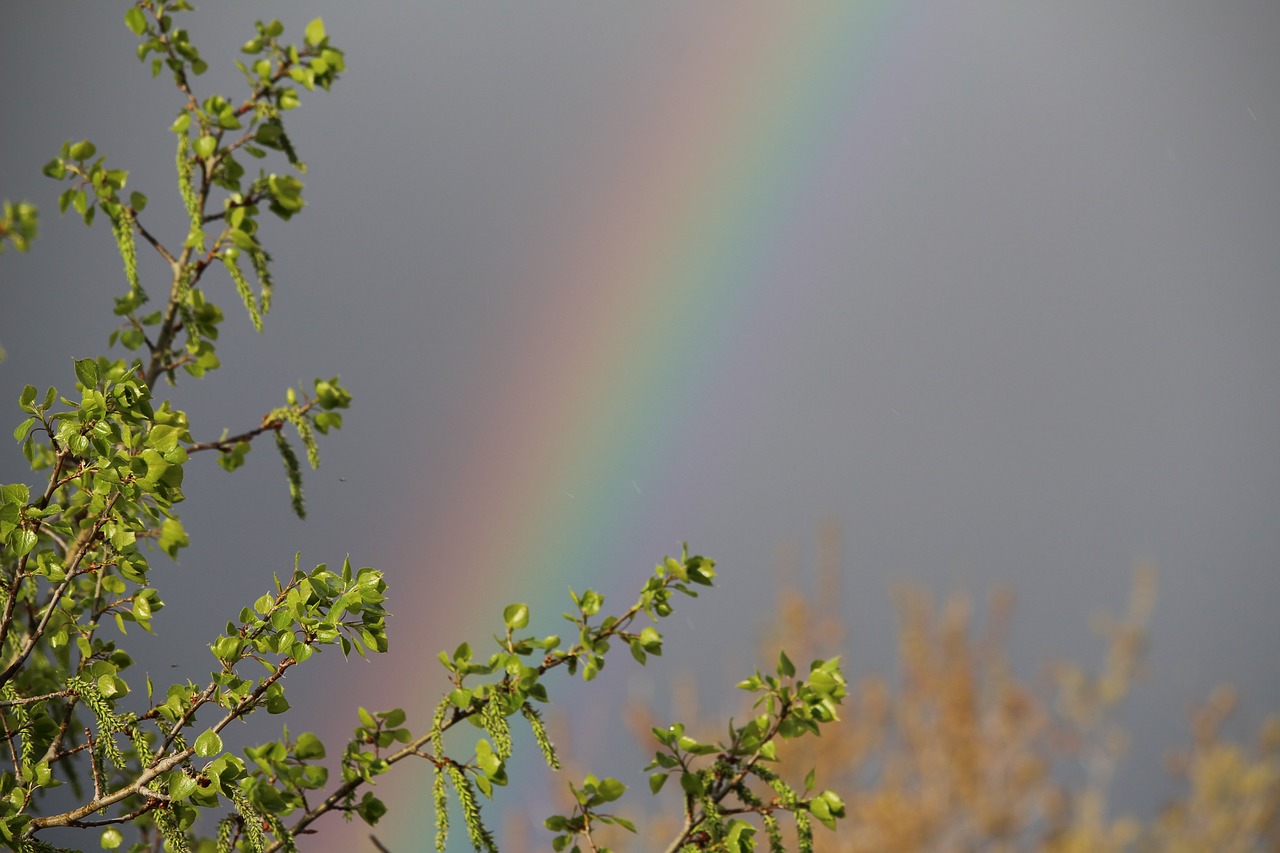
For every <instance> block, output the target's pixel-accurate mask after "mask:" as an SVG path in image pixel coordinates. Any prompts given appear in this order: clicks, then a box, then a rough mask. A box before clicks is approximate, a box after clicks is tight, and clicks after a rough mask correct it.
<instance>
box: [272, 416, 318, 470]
mask: <svg viewBox="0 0 1280 853" xmlns="http://www.w3.org/2000/svg"><path fill="white" fill-rule="evenodd" d="M281 414H282V415H283V416H284V419H285V420H287V421H288V422H289V423H291V424H293V428H294V429H296V430H297V431H298V438H300V439H302V446H303V447H305V448H306V450H307V462H308V464H310V465H311V470H312V471H314V470H315V469H317V468H319V467H320V445H319V444H317V443H316V436H315V433H314V432H313V431H312V430H311V422H310V421H308V420H307V419H306V416H304V415H303V414H302V413H301V412H299V411H298V410H297V409H295V408H294V407H293V406H290V407H289V408H287V409H284V410H283V411H281Z"/></svg>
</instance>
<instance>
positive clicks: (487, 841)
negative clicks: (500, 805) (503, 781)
mask: <svg viewBox="0 0 1280 853" xmlns="http://www.w3.org/2000/svg"><path fill="white" fill-rule="evenodd" d="M448 773H449V781H450V782H452V783H453V790H454V791H456V792H457V794H458V802H459V803H460V804H461V805H462V820H463V822H464V823H465V824H466V825H467V835H469V836H470V837H471V846H472V847H474V848H475V849H477V850H485V851H487V853H498V845H497V843H496V842H494V840H493V836H492V835H491V834H490V832H489V829H488V827H486V826H485V825H484V822H483V821H482V820H481V818H480V804H479V803H478V802H477V801H476V790H475V788H473V787H472V786H471V780H470V779H468V778H467V774H466V773H463V772H462V769H461V768H460V767H458V765H456V764H453V763H452V762H451V763H450V764H449V769H448Z"/></svg>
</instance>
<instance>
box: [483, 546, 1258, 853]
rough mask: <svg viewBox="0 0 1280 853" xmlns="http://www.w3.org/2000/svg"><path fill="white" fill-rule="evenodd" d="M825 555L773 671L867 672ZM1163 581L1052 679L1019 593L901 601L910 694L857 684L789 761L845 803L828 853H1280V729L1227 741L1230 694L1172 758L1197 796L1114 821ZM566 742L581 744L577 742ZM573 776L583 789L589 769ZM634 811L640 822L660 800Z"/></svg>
mask: <svg viewBox="0 0 1280 853" xmlns="http://www.w3.org/2000/svg"><path fill="white" fill-rule="evenodd" d="M819 546H820V547H819V559H818V563H819V566H818V584H817V592H816V594H815V595H814V596H813V597H812V598H810V597H809V596H806V595H804V594H803V593H802V592H800V591H799V589H798V588H797V586H796V585H795V584H794V582H786V580H785V579H787V578H791V579H794V577H795V575H796V566H795V564H796V562H797V561H796V560H795V559H794V557H791V558H784V560H783V561H782V562H783V564H784V565H783V566H782V568H781V575H782V577H783V578H784V585H783V588H782V589H781V590H780V593H779V599H778V607H777V611H776V618H775V620H774V621H773V623H772V624H771V625H770V626H769V629H768V631H767V632H766V636H765V637H764V640H763V652H762V653H763V655H764V657H763V658H762V659H768V660H772V659H773V658H774V657H776V655H777V650H778V649H780V648H782V649H786V651H787V654H788V655H789V656H790V657H791V659H792V660H796V661H804V660H809V659H812V658H821V657H830V656H832V655H834V654H841V653H843V654H844V655H845V658H846V660H848V659H849V657H850V652H851V651H852V650H851V649H849V648H847V638H846V636H845V630H844V624H843V622H842V621H841V619H840V617H839V613H838V611H837V607H838V602H839V601H840V600H841V590H840V585H841V576H842V572H841V567H840V566H841V557H840V551H841V546H840V531H839V529H838V528H836V527H835V526H833V525H828V526H825V527H824V528H823V529H822V531H821V534H820V537H819ZM1155 584H1156V575H1155V571H1154V569H1153V568H1152V567H1150V566H1139V567H1138V568H1137V569H1136V570H1135V572H1134V579H1133V585H1132V591H1131V595H1130V600H1129V604H1128V608H1127V611H1126V612H1125V614H1124V615H1123V616H1122V617H1120V618H1101V619H1098V620H1096V624H1095V626H1094V627H1095V629H1096V630H1097V631H1098V632H1099V633H1100V634H1101V635H1102V636H1103V637H1104V638H1105V640H1106V654H1105V657H1104V660H1103V663H1102V666H1101V668H1100V670H1098V671H1096V672H1091V671H1090V670H1088V669H1086V668H1085V667H1083V666H1081V665H1078V664H1075V663H1071V662H1062V663H1057V664H1054V665H1052V666H1050V667H1049V668H1048V671H1047V676H1046V677H1045V678H1044V679H1043V681H1042V682H1041V683H1038V684H1036V683H1029V682H1027V681H1025V680H1023V679H1020V678H1018V677H1017V676H1015V675H1014V674H1013V673H1012V671H1011V668H1010V666H1009V662H1008V655H1007V652H1006V650H1007V648H1008V642H1009V637H1008V628H1009V623H1010V617H1011V614H1012V610H1013V602H1014V599H1013V594H1012V592H1011V591H1010V590H1009V589H1007V588H999V589H996V590H994V591H993V592H992V593H991V594H990V595H989V597H988V599H987V606H986V611H985V619H984V620H983V622H984V624H983V625H982V627H981V628H979V627H978V626H976V625H975V621H976V620H975V618H974V612H973V611H974V608H973V606H972V603H971V600H970V598H969V597H968V596H967V595H964V594H962V593H955V594H952V595H951V596H949V597H948V598H947V599H946V600H945V601H943V602H941V603H938V602H936V601H934V599H933V597H932V596H931V595H930V593H929V592H928V591H927V590H925V589H923V588H921V587H917V586H905V585H904V586H901V587H899V588H898V589H896V590H895V591H894V595H893V599H894V603H895V605H896V609H897V612H898V620H899V627H898V674H897V679H896V682H895V681H891V680H890V679H888V678H886V677H884V676H880V675H872V676H869V677H867V678H864V679H862V680H861V681H860V682H858V683H856V684H855V685H853V686H852V687H851V688H850V691H849V696H848V698H846V700H845V704H844V706H843V709H842V717H843V719H842V721H841V722H840V723H839V724H838V725H836V726H834V727H832V728H831V729H830V730H829V731H828V732H826V733H824V735H823V737H821V738H802V739H798V740H795V741H788V742H787V743H786V744H785V746H784V749H783V750H782V751H781V755H780V758H781V760H782V761H783V762H784V763H785V764H787V765H788V766H790V767H791V768H792V769H793V770H794V771H797V772H799V771H802V770H807V769H808V768H810V767H812V768H814V769H815V771H816V779H817V783H816V786H817V788H819V789H821V788H832V789H834V790H836V791H838V792H839V793H840V794H841V795H842V796H843V797H844V801H845V804H846V807H847V810H848V815H849V818H848V820H846V821H843V822H842V824H841V827H840V830H839V833H838V834H834V833H830V832H824V831H822V830H819V831H818V834H817V837H816V842H817V846H816V849H817V851H821V853H899V851H901V853H926V851H927V852H928V853H950V851H970V850H983V851H993V853H1001V851H1024V850H1026V851H1033V850H1034V851H1045V853H1129V851H1134V853H1145V851H1170V853H1207V851H1214V852H1215V853H1217V851H1233V853H1234V852H1235V851H1239V853H1246V851H1247V853H1254V851H1258V853H1261V851H1280V718H1277V717H1273V718H1271V719H1269V720H1268V721H1267V722H1266V723H1265V724H1264V726H1263V729H1262V732H1261V733H1260V736H1259V739H1258V742H1257V744H1256V745H1255V746H1254V747H1253V748H1248V747H1246V746H1243V745H1240V744H1235V743H1231V742H1228V741H1226V740H1224V739H1223V736H1222V725H1223V722H1224V721H1225V719H1226V718H1227V717H1228V715H1229V714H1230V713H1231V711H1232V709H1233V707H1234V705H1235V702H1236V695H1235V692H1234V691H1233V690H1231V689H1229V688H1221V689H1219V690H1218V691H1216V692H1215V693H1214V695H1213V696H1211V697H1210V698H1209V700H1208V701H1207V702H1206V703H1205V705H1204V706H1203V707H1202V708H1201V709H1199V710H1198V711H1197V712H1196V713H1195V715H1194V719H1193V720H1192V732H1193V739H1192V743H1191V746H1190V747H1189V748H1188V749H1187V750H1186V751H1185V752H1184V753H1182V754H1180V755H1178V756H1176V757H1175V758H1174V759H1173V760H1172V761H1171V763H1170V768H1169V769H1170V772H1172V773H1173V774H1174V775H1175V776H1177V777H1180V778H1181V779H1183V780H1185V783H1186V784H1185V786H1184V787H1185V790H1184V792H1183V794H1182V795H1181V796H1180V798H1179V799H1177V800H1176V801H1174V802H1173V803H1171V804H1170V805H1169V806H1168V807H1167V808H1166V809H1165V810H1164V811H1163V812H1162V813H1161V814H1160V815H1158V816H1157V817H1155V818H1154V819H1153V820H1150V821H1142V820H1138V819H1136V818H1133V817H1123V816H1121V817H1116V816H1113V815H1112V814H1111V810H1110V808H1109V793H1110V784H1111V781H1112V778H1113V776H1114V774H1115V770H1116V768H1117V765H1118V763H1119V761H1120V760H1121V758H1122V757H1123V754H1124V752H1125V748H1126V743H1127V733H1126V731H1125V730H1124V728H1123V727H1122V726H1121V725H1120V723H1119V722H1118V720H1117V711H1118V710H1119V708H1120V706H1121V705H1122V703H1123V702H1124V700H1125V698H1126V697H1127V696H1128V694H1129V691H1130V689H1131V688H1132V686H1133V684H1134V682H1135V680H1136V679H1137V678H1139V677H1140V676H1141V675H1142V666H1143V649H1144V646H1145V638H1146V629H1147V623H1148V620H1149V617H1150V614H1151V609H1152V605H1153V602H1154V595H1155ZM671 689H672V700H673V704H674V718H675V719H679V720H681V721H683V722H685V724H686V726H687V727H688V729H689V730H690V731H691V732H695V733H696V732H699V731H701V734H699V735H698V736H699V737H700V738H703V739H706V740H711V741H714V740H715V739H716V737H717V736H718V732H717V731H716V729H715V728H714V727H715V726H716V725H717V723H716V722H715V721H714V719H709V718H708V715H705V714H702V713H700V709H699V702H698V692H697V687H696V683H695V681H694V680H693V679H692V678H691V677H688V676H682V677H677V678H676V679H675V680H674V681H673V682H672V684H671ZM627 716H628V724H629V726H630V728H631V729H632V730H633V731H634V732H635V734H636V736H637V738H639V739H640V740H641V742H642V743H645V744H648V743H649V742H650V741H651V740H652V736H651V735H650V729H651V728H652V727H653V726H657V725H665V721H663V720H661V719H660V718H659V717H658V716H657V715H655V714H654V713H653V711H652V710H651V709H648V708H644V707H635V706H633V707H631V708H630V709H629V710H628V714H627ZM560 734H561V737H560V739H559V742H561V743H567V742H568V740H567V738H566V735H567V734H568V733H567V732H564V731H562V732H561V733H560ZM564 752H565V753H568V752H570V750H565V751H564ZM567 769H568V770H569V775H570V778H576V777H574V776H573V774H574V773H578V775H579V776H580V775H581V773H583V772H586V771H587V768H586V767H572V768H567ZM623 805H624V807H626V808H624V810H623V811H624V812H625V813H627V814H628V816H629V817H633V818H634V817H636V816H637V815H635V814H634V812H636V811H639V810H640V809H641V808H642V807H643V806H642V797H634V798H630V799H628V800H625V801H624V803H623ZM664 820H665V821H667V822H670V821H671V820H672V817H671V816H670V815H667V816H665V817H663V816H655V817H653V818H651V819H649V820H648V821H647V822H646V821H643V820H641V821H638V822H639V824H640V827H641V829H640V834H639V836H635V835H630V834H629V833H622V832H619V833H617V834H615V835H611V836H608V837H604V838H602V841H603V842H604V843H608V844H610V845H612V846H614V848H615V849H618V850H631V849H637V850H639V849H649V848H650V846H651V843H652V842H653V841H657V840H660V839H664V838H668V837H670V836H671V835H673V834H674V832H675V831H676V825H675V824H671V825H670V826H667V825H664V824H663V821H664ZM513 834H514V835H518V836H521V837H524V838H529V834H528V833H527V832H518V833H509V835H513ZM536 836H537V833H536V832H535V833H533V837H535V838H536ZM647 842H648V843H647ZM510 843H511V839H510V838H509V840H508V844H510ZM504 849H512V850H521V849H537V845H536V843H535V844H534V845H533V846H532V847H522V846H521V845H520V844H519V843H517V844H515V845H513V846H511V847H509V848H504Z"/></svg>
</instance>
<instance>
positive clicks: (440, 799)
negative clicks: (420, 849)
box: [431, 764, 449, 853]
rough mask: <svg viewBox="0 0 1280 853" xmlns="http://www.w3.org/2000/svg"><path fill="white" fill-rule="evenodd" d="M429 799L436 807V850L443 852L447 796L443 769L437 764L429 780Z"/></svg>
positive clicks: (446, 829) (445, 839) (446, 832)
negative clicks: (433, 774)
mask: <svg viewBox="0 0 1280 853" xmlns="http://www.w3.org/2000/svg"><path fill="white" fill-rule="evenodd" d="M431 799H432V801H433V802H434V803H435V807H436V850H437V851H439V853H444V848H445V844H446V843H447V842H448V841H449V797H448V790H447V789H446V788H445V779H444V770H443V769H442V768H441V767H440V765H439V764H437V765H436V767H435V777H434V778H433V779H432V780H431Z"/></svg>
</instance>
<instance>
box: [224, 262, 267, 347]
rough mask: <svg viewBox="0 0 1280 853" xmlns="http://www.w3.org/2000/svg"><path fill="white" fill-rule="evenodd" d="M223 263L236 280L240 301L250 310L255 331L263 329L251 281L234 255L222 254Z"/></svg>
mask: <svg viewBox="0 0 1280 853" xmlns="http://www.w3.org/2000/svg"><path fill="white" fill-rule="evenodd" d="M222 263H223V265H224V266H225V267H226V268H227V272H228V273H230V274H231V280H232V281H233V282H235V285H236V293H237V294H239V296H240V301H241V302H243V303H244V308H245V310H246V311H248V312H249V321H250V322H252V323H253V328H254V330H255V331H258V332H261V331H262V315H261V314H259V313H258V304H257V302H256V301H255V300H254V298H253V291H252V290H250V289H249V281H248V279H246V278H245V277H244V273H243V272H241V271H240V264H239V263H237V262H236V259H235V258H234V257H228V256H227V255H226V254H223V255H222Z"/></svg>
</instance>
